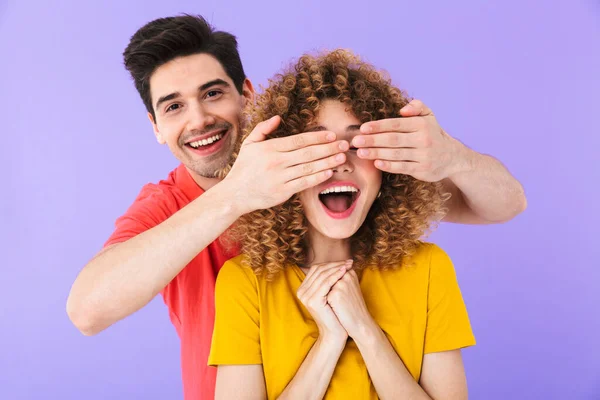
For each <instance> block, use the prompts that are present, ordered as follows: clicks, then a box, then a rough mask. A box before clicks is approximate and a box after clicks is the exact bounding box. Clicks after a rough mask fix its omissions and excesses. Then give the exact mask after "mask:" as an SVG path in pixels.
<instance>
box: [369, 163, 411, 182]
mask: <svg viewBox="0 0 600 400" xmlns="http://www.w3.org/2000/svg"><path fill="white" fill-rule="evenodd" d="M375 167H376V168H377V169H380V170H381V171H384V172H389V173H392V174H404V175H411V176H413V177H414V178H417V177H416V176H415V174H418V173H420V172H423V171H422V167H420V164H419V163H417V162H412V161H385V160H376V161H375ZM417 179H418V178H417Z"/></svg>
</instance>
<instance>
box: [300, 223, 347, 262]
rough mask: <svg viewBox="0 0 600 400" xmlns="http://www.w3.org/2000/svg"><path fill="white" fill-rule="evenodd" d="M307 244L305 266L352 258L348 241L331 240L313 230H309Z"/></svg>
mask: <svg viewBox="0 0 600 400" xmlns="http://www.w3.org/2000/svg"><path fill="white" fill-rule="evenodd" d="M308 244H309V246H308V263H309V265H307V266H310V265H312V264H320V263H325V262H333V261H344V260H348V259H350V258H352V254H351V252H350V239H332V238H330V237H327V236H324V235H323V234H321V233H320V232H318V231H317V230H315V229H309V232H308Z"/></svg>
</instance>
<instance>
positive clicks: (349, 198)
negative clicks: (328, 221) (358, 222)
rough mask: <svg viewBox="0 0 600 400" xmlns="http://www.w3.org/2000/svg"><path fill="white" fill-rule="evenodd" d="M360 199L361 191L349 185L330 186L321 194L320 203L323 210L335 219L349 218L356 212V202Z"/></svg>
mask: <svg viewBox="0 0 600 400" xmlns="http://www.w3.org/2000/svg"><path fill="white" fill-rule="evenodd" d="M359 197H360V190H359V189H358V188H357V187H355V186H349V185H340V186H330V187H328V188H327V189H325V190H323V191H322V192H321V193H319V201H320V202H321V204H322V206H323V209H324V210H325V212H326V213H327V214H328V215H329V216H330V217H332V218H335V219H342V218H347V217H349V216H350V215H351V214H352V211H354V208H355V206H356V200H358V198H359Z"/></svg>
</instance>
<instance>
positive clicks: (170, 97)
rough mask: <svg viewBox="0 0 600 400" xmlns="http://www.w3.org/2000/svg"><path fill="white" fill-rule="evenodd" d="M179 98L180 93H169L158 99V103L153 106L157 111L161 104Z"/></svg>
mask: <svg viewBox="0 0 600 400" xmlns="http://www.w3.org/2000/svg"><path fill="white" fill-rule="evenodd" d="M179 96H181V93H179V92H173V93H169V94H168V95H166V96H162V97H159V98H158V101H157V102H156V106H154V107H155V108H156V109H157V110H158V106H160V105H161V104H162V103H164V102H166V101H169V100H173V99H176V98H178V97H179Z"/></svg>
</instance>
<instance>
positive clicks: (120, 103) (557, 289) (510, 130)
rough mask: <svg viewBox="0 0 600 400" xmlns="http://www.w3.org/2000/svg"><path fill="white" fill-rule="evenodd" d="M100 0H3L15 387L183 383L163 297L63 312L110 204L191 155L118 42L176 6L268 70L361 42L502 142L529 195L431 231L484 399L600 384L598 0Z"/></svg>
mask: <svg viewBox="0 0 600 400" xmlns="http://www.w3.org/2000/svg"><path fill="white" fill-rule="evenodd" d="M50 3H51V4H52V5H50ZM91 3H92V2H87V1H86V2H81V1H75V0H71V1H52V2H42V1H39V2H37V3H36V2H28V1H19V2H17V1H11V2H8V3H6V2H0V55H1V59H2V61H1V64H0V96H1V102H0V115H1V117H2V118H1V122H2V137H3V139H4V140H3V144H2V146H0V162H1V165H0V167H1V168H2V171H4V177H5V178H4V182H3V184H2V185H1V189H0V190H2V196H0V212H1V225H0V226H1V232H2V237H1V238H0V239H1V240H0V243H1V245H2V264H1V265H2V268H1V270H0V284H1V290H0V302H1V303H0V304H1V305H0V324H1V327H0V398H1V399H7V400H12V399H42V398H43V399H90V400H92V399H106V398H113V399H142V398H143V399H167V398H169V399H173V398H180V397H181V393H182V390H181V382H180V366H179V342H178V339H177V337H176V334H175V330H174V328H173V327H172V326H171V324H170V322H169V319H168V316H167V312H166V308H165V306H164V304H163V303H162V299H160V298H157V299H155V300H154V301H153V302H152V303H151V304H150V305H149V306H148V307H146V308H145V309H143V310H142V311H140V312H138V313H136V314H135V315H133V316H131V317H130V318H128V319H126V320H124V321H122V322H120V323H118V324H116V325H115V326H113V327H112V328H111V329H108V330H107V331H105V332H103V333H101V334H99V335H98V336H95V337H92V338H88V337H83V336H82V335H81V334H80V333H79V332H78V331H77V330H76V329H75V328H74V327H73V326H72V325H71V323H70V322H69V320H68V318H67V315H66V312H65V301H66V298H67V294H68V292H69V289H70V286H71V284H72V282H73V280H74V279H75V276H76V274H77V273H78V271H79V270H80V269H81V268H82V267H83V266H84V265H85V263H86V262H87V261H88V260H89V259H90V258H91V257H92V256H93V255H94V254H95V253H96V252H97V251H98V250H99V249H100V247H101V245H102V243H103V242H104V241H105V240H106V238H107V237H108V236H109V234H110V233H111V231H112V229H113V222H114V220H115V218H116V217H117V216H119V215H120V214H121V213H123V212H124V211H125V209H126V208H127V206H128V205H129V204H130V203H131V201H133V199H134V197H135V195H136V194H137V192H138V190H139V189H140V187H141V186H142V185H143V184H145V183H146V182H149V181H157V180H159V179H161V178H163V177H165V176H166V175H167V173H168V172H169V171H170V170H171V169H172V168H174V167H175V166H176V162H175V160H174V158H173V157H172V156H171V154H170V153H169V152H168V149H167V148H166V147H160V146H158V145H157V144H156V142H155V139H154V136H153V134H152V131H151V129H150V125H149V123H148V121H147V119H146V116H145V111H144V108H143V105H142V102H141V101H140V100H139V98H138V94H137V93H136V92H135V89H134V87H133V85H132V83H131V82H130V80H129V77H128V76H127V74H126V71H125V70H124V68H123V67H122V60H121V53H122V51H123V49H124V48H125V46H126V45H127V42H128V39H129V37H130V36H131V35H132V34H133V33H134V32H135V30H136V29H137V28H139V27H140V26H142V25H143V24H144V23H146V22H147V21H149V20H151V19H154V18H157V17H162V16H168V15H173V14H177V13H180V12H189V13H200V14H203V15H205V16H206V17H207V18H208V19H209V20H210V21H212V22H213V23H214V24H215V25H216V26H217V27H218V28H220V29H223V30H228V31H231V32H233V33H235V34H236V35H237V36H238V38H239V41H240V46H241V54H242V59H243V61H244V64H245V68H246V72H247V73H248V75H249V77H251V78H252V79H253V81H254V83H255V84H264V83H265V82H266V80H267V78H268V77H270V76H271V75H272V74H273V73H274V72H276V71H278V70H279V69H280V68H281V67H282V66H283V65H285V64H287V62H288V61H289V60H290V59H291V58H292V57H297V56H299V55H300V54H301V53H302V52H304V51H307V50H314V49H320V48H329V49H333V48H336V47H347V48H351V49H353V50H354V51H356V52H357V53H359V54H361V55H363V56H364V58H366V59H367V60H368V61H370V62H372V63H374V64H375V65H376V66H378V67H382V68H385V69H387V70H388V71H389V73H390V74H391V76H392V77H393V79H394V82H395V83H396V84H398V85H399V86H401V87H403V88H405V89H406V90H408V92H409V93H410V94H411V95H412V96H414V97H417V98H420V99H422V100H424V101H425V102H426V104H428V105H429V106H430V107H431V108H432V109H433V110H434V111H435V112H436V115H437V116H438V120H439V121H440V123H441V124H442V126H443V127H444V128H445V129H446V130H447V131H448V132H449V133H450V134H451V135H454V136H455V137H457V138H459V139H461V140H462V141H463V142H465V143H466V144H468V145H469V146H471V147H472V148H474V149H476V150H478V151H481V152H484V153H490V154H493V155H494V156H496V157H497V158H499V159H500V160H502V161H503V162H504V163H505V165H507V166H508V168H509V169H510V170H511V171H512V172H513V173H514V174H515V175H516V176H517V177H518V179H520V180H521V182H522V183H523V184H524V186H525V188H526V191H527V196H528V200H529V208H528V210H527V211H526V212H525V213H524V214H523V215H521V216H519V217H518V218H517V219H515V220H513V221H512V222H510V223H508V224H504V225H494V226H483V227H472V226H458V225H451V224H442V225H441V227H440V228H439V230H438V232H436V233H435V234H434V235H433V237H432V240H435V241H436V242H437V243H439V244H440V245H441V246H442V247H443V248H445V249H446V250H447V252H448V253H449V254H450V255H451V257H452V258H453V260H454V262H455V265H456V269H457V271H458V276H459V281H460V283H461V286H462V290H463V294H464V297H465V300H466V302H467V306H468V309H469V312H470V317H471V321H472V324H473V328H474V330H475V334H476V337H477V340H478V345H477V346H476V347H474V348H472V349H468V350H466V351H465V352H464V357H465V363H466V368H467V373H468V379H469V383H470V393H471V398H472V399H491V400H494V399H502V400H506V399H600V380H599V379H598V378H600V351H599V344H598V342H599V340H598V339H599V335H598V329H599V328H600V323H599V316H598V315H599V313H598V309H597V308H596V307H597V304H599V303H600V296H599V294H598V292H599V290H598V287H599V286H600V285H599V283H600V273H599V271H600V268H599V267H600V261H599V260H600V253H599V250H598V248H599V247H600V246H599V245H598V244H597V235H595V234H594V231H595V228H597V227H598V226H600V219H599V216H598V214H599V213H598V197H599V195H600V192H599V191H598V184H599V183H600V168H599V167H598V165H597V161H598V159H599V158H600V152H599V151H598V147H599V146H600V139H598V134H599V133H600V130H599V129H598V128H599V123H598V119H597V115H598V106H599V105H600V104H599V102H598V94H599V93H600V80H599V73H598V71H600V57H599V54H600V51H599V50H600V46H599V43H600V40H599V37H600V36H599V35H600V29H599V21H600V5H599V4H598V3H597V2H595V3H594V2H591V1H588V2H585V1H569V2H566V1H564V2H554V3H555V4H552V5H551V4H550V2H548V1H518V2H516V1H515V2H493V4H492V2H490V4H487V5H485V4H482V3H483V2H480V1H476V0H471V1H458V2H446V1H436V2H431V1H430V2H417V1H411V2H408V1H404V2H401V1H392V0H387V1H381V2H373V1H368V2H358V1H349V2H348V1H347V2H339V1H338V2H327V3H326V4H321V3H325V2H320V1H317V0H314V1H305V0H302V1H299V0H298V1H297V2H295V3H289V4H286V5H283V4H280V3H283V2H276V1H271V2H260V3H261V4H260V5H257V4H256V3H257V2H253V1H236V2H227V1H221V0H218V1H217V0H211V1H202V2H200V1H181V2H178V4H175V3H176V2H169V1H143V2H142V1H139V2H138V4H126V2H125V1H112V2H108V1H96V2H94V3H95V4H91ZM286 3H287V2H286ZM292 4H293V5H292Z"/></svg>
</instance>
